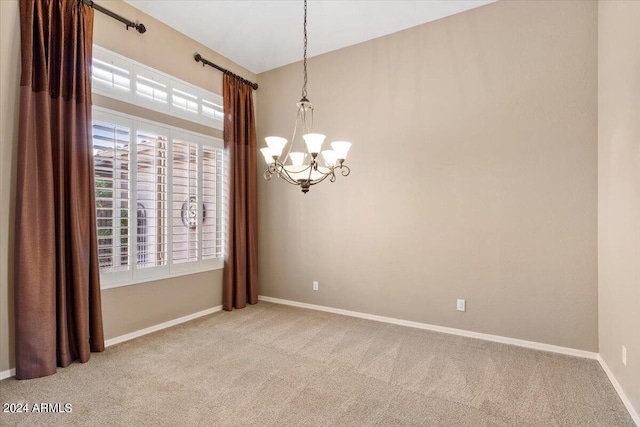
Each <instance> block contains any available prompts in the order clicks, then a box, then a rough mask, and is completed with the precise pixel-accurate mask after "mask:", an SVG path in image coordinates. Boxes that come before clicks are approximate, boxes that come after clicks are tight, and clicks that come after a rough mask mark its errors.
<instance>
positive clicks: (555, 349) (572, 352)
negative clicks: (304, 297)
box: [258, 295, 598, 359]
mask: <svg viewBox="0 0 640 427" xmlns="http://www.w3.org/2000/svg"><path fill="white" fill-rule="evenodd" d="M258 299H260V300H261V301H267V302H272V303H275V304H284V305H291V306H294V307H302V308H308V309H311V310H319V311H327V312H329V313H336V314H342V315H344V316H351V317H359V318H361V319H368V320H375V321H376V322H385V323H393V324H394V325H401V326H409V327H411V328H418V329H426V330H429V331H435V332H443V333H445V334H451V335H460V336H463V337H468V338H477V339H480V340H485V341H493V342H499V343H502V344H511V345H517V346H519V347H526V348H532V349H534V350H542V351H550V352H552V353H560V354H566V355H569V356H576V357H583V358H586V359H597V358H598V353H593V352H591V351H585V350H578V349H575V348H569V347H560V346H557V345H551V344H544V343H539V342H535V341H526V340H520V339H517V338H508V337H502V336H500V335H491V334H483V333H481V332H473V331H467V330H464V329H456V328H448V327H446V326H438V325H430V324H428V323H420V322H412V321H410V320H402V319H396V318H393V317H384V316H377V315H375V314H367V313H360V312H358V311H350V310H343V309H341V308H333V307H326V306H323V305H315V304H307V303H304V302H297V301H290V300H286V299H280V298H272V297H267V296H262V295H260V296H259V297H258Z"/></svg>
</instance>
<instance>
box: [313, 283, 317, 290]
mask: <svg viewBox="0 0 640 427" xmlns="http://www.w3.org/2000/svg"><path fill="white" fill-rule="evenodd" d="M313 290H314V291H317V290H318V282H313Z"/></svg>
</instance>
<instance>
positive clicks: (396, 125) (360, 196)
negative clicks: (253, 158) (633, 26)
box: [258, 1, 598, 352]
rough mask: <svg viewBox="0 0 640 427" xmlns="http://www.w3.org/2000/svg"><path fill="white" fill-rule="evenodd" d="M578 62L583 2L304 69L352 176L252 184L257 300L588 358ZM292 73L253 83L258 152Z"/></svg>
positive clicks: (417, 36)
mask: <svg viewBox="0 0 640 427" xmlns="http://www.w3.org/2000/svg"><path fill="white" fill-rule="evenodd" d="M313 40H314V39H313V33H311V34H310V39H309V43H310V44H311V45H312V44H313ZM596 47H597V4H596V3H593V2H540V1H530V2H527V1H519V2H498V3H494V4H490V5H488V6H483V7H481V8H478V9H474V10H471V11H468V12H465V13H462V14H459V15H455V16H451V17H448V18H445V19H441V20H439V21H435V22H432V23H428V24H425V25H422V26H419V27H415V28H412V29H409V30H406V31H403V32H400V33H396V34H392V35H389V36H385V37H382V38H379V39H376V40H373V41H369V42H365V43H362V44H359V45H356V46H352V47H348V48H345V49H342V50H339V51H336V52H332V53H328V54H325V55H322V56H318V57H315V58H312V59H311V60H310V61H309V79H310V84H309V98H310V99H311V101H312V102H314V105H315V107H316V111H315V113H316V114H315V119H316V122H315V130H316V131H318V132H322V133H325V134H326V135H328V139H329V140H336V139H349V140H351V141H352V142H353V143H354V146H353V148H352V150H351V157H350V159H349V161H348V163H349V164H350V165H351V167H352V173H351V176H349V177H348V178H342V177H339V178H338V181H337V182H336V183H333V184H331V183H328V182H327V183H323V184H321V185H319V186H318V187H314V188H312V190H311V192H310V193H309V194H307V195H303V194H302V193H301V192H300V191H299V190H298V189H297V188H294V187H292V186H289V185H288V184H285V183H284V182H281V181H278V180H275V181H270V182H265V181H263V180H262V179H260V184H259V199H260V200H259V221H260V223H259V230H260V235H259V245H260V246H259V277H260V282H261V294H262V295H267V296H271V297H277V298H285V299H290V300H294V301H302V302H307V303H313V304H320V305H324V306H331V307H338V308H343V309H348V310H355V311H360V312H366V313H373V314H377V315H383V316H390V317H395V318H400V319H407V320H412V321H418V322H425V323H430V324H436V325H443V326H448V327H454V328H461V329H466V330H471V331H479V332H484V333H489V334H496V335H501V336H506V337H514V338H519V339H524V340H531V341H536V342H542V343H549V344H554V345H559V346H566V347H571V348H576V349H582V350H588V351H594V352H595V351H597V350H598V326H597V321H598V315H597V309H598V306H597V271H596V267H597V261H596V257H597V248H596V244H597V238H596V210H597V201H596V188H597V175H596V173H597V158H596V156H597V145H596V144H597V140H596V138H597V86H596V85H597V50H596ZM301 73H302V72H301V65H300V63H297V64H293V65H290V66H285V67H282V68H279V69H276V70H272V71H269V72H266V73H263V74H259V75H258V82H259V84H260V96H259V98H258V111H259V116H258V137H259V142H260V143H259V144H260V146H264V142H262V138H264V137H265V136H267V135H272V134H276V135H281V136H285V137H290V135H291V131H292V127H293V118H294V115H295V108H296V107H295V102H296V101H297V100H298V99H299V98H300V86H301V77H302V76H301ZM263 170H264V164H260V165H259V173H260V174H262V171H263ZM313 280H317V281H319V282H320V290H319V291H317V292H314V291H312V287H311V284H312V281H313ZM457 298H464V299H466V301H467V311H466V312H465V313H461V312H457V311H456V308H455V307H456V299H457Z"/></svg>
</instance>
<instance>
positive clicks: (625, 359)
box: [622, 346, 627, 366]
mask: <svg viewBox="0 0 640 427" xmlns="http://www.w3.org/2000/svg"><path fill="white" fill-rule="evenodd" d="M622 364H623V365H624V366H627V347H625V346H622Z"/></svg>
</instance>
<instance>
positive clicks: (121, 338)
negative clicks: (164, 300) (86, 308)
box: [0, 305, 222, 380]
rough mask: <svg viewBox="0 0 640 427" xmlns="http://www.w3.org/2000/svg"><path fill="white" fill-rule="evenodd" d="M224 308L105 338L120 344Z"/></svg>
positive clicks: (1, 376) (13, 372)
mask: <svg viewBox="0 0 640 427" xmlns="http://www.w3.org/2000/svg"><path fill="white" fill-rule="evenodd" d="M220 310H222V306H221V305H219V306H217V307H212V308H208V309H206V310H202V311H199V312H197V313H193V314H189V315H187V316H182V317H178V318H177V319H173V320H169V321H167V322H163V323H159V324H157V325H153V326H150V327H148V328H144V329H140V330H139V331H135V332H131V333H128V334H125V335H120V336H119V337H115V338H111V339H108V340H105V342H104V345H105V347H110V346H112V345H116V344H120V343H121V342H125V341H129V340H132V339H134V338H138V337H141V336H143V335H147V334H150V333H152V332H156V331H160V330H162V329H166V328H170V327H172V326H175V325H179V324H180V323H184V322H188V321H189V320H194V319H197V318H198V317H202V316H207V315H209V314H212V313H215V312H217V311H220ZM15 375H16V370H15V368H12V369H7V370H6V371H2V372H0V380H4V379H5V378H11V377H13V376H15Z"/></svg>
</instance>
